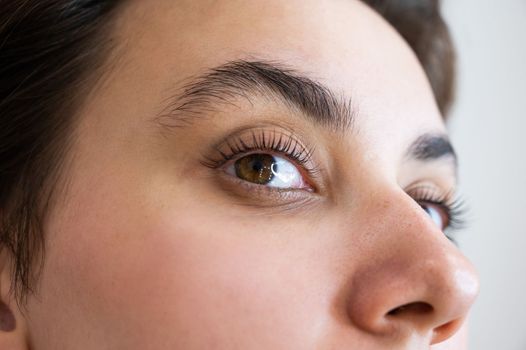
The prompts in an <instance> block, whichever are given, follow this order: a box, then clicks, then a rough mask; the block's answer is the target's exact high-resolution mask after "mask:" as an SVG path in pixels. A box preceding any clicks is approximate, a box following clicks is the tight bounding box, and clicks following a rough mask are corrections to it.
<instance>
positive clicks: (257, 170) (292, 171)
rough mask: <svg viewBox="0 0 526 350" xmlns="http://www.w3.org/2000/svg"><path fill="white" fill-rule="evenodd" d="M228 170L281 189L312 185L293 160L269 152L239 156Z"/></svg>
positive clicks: (238, 176)
mask: <svg viewBox="0 0 526 350" xmlns="http://www.w3.org/2000/svg"><path fill="white" fill-rule="evenodd" d="M226 172H227V173H228V174H230V175H232V176H235V177H237V178H239V179H241V180H244V181H247V182H250V183H253V184H256V185H264V186H268V187H275V188H281V189H308V188H309V187H310V186H309V185H308V184H307V182H306V181H305V179H304V178H303V176H302V174H301V172H300V171H299V170H298V168H297V167H296V166H295V165H294V164H293V163H292V162H291V161H289V160H286V159H285V158H282V157H279V156H274V155H272V154H267V153H253V154H249V155H246V156H244V157H242V158H239V159H238V160H236V161H235V162H234V163H233V164H231V165H229V166H228V167H227V169H226Z"/></svg>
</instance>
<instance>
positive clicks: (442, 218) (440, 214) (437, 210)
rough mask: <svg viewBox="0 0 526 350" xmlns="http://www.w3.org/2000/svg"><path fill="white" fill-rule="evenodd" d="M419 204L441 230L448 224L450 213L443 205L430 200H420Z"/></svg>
mask: <svg viewBox="0 0 526 350" xmlns="http://www.w3.org/2000/svg"><path fill="white" fill-rule="evenodd" d="M420 206H421V207H422V209H424V210H425V212H426V213H427V214H428V215H429V217H431V220H433V222H434V223H435V224H436V225H437V226H438V227H439V228H440V229H441V230H442V231H444V230H445V229H446V228H447V227H448V226H449V225H450V221H451V219H450V213H449V210H448V209H447V208H446V207H445V206H444V205H442V204H438V203H432V202H421V203H420Z"/></svg>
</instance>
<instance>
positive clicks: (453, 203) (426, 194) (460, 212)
mask: <svg viewBox="0 0 526 350" xmlns="http://www.w3.org/2000/svg"><path fill="white" fill-rule="evenodd" d="M409 194H410V195H411V196H412V197H413V199H414V200H415V201H417V202H427V203H432V204H435V205H438V206H440V207H442V208H443V209H444V210H445V211H446V213H447V216H448V219H449V225H448V227H447V230H448V231H449V230H451V231H456V230H460V229H463V228H465V227H466V218H465V216H466V213H467V211H468V208H467V205H466V202H465V201H464V200H463V199H461V198H456V199H451V198H452V195H451V192H445V193H443V194H439V193H437V191H436V190H435V189H433V188H432V187H419V188H416V189H414V190H412V191H409Z"/></svg>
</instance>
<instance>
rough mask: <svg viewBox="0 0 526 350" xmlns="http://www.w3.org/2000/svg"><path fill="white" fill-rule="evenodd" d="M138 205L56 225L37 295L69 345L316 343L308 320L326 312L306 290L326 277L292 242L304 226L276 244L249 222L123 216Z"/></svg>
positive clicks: (163, 209) (150, 213)
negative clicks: (73, 340) (84, 340)
mask: <svg viewBox="0 0 526 350" xmlns="http://www.w3.org/2000/svg"><path fill="white" fill-rule="evenodd" d="M184 198H187V199H188V198H191V197H184ZM144 202H145V201H144V200H141V199H139V198H130V197H129V196H126V197H122V198H119V197H118V196H112V203H108V202H105V201H103V200H97V201H91V203H106V204H105V205H104V206H101V205H100V204H99V205H88V204H86V203H90V201H84V200H79V201H78V203H82V205H81V204H78V205H77V207H78V208H82V210H79V211H77V212H75V213H70V214H68V215H65V217H71V218H75V219H72V220H63V221H62V222H60V223H59V224H57V225H55V226H54V229H53V231H54V234H53V235H52V236H51V237H50V239H49V242H50V249H49V252H48V255H47V261H46V268H45V271H44V272H45V276H43V277H44V278H43V281H42V282H43V284H42V287H43V290H42V292H43V295H44V296H45V298H47V302H46V303H45V305H47V307H49V306H50V305H55V306H56V307H57V310H55V311H51V313H53V312H54V313H60V312H63V311H64V310H67V311H66V313H65V314H63V315H62V316H59V318H60V320H57V322H56V324H57V327H61V328H62V331H61V332H63V331H64V329H68V327H71V328H72V329H73V330H72V331H71V332H72V334H75V333H78V332H80V333H83V335H78V334H75V337H78V336H85V333H86V332H87V330H89V332H90V333H93V334H92V335H91V338H95V339H97V338H98V339H104V343H105V344H108V343H110V344H111V341H112V339H113V340H115V341H117V342H118V343H115V344H114V345H115V346H116V347H117V346H118V347H120V348H122V347H125V348H129V349H138V348H141V346H142V347H143V348H144V347H151V346H153V343H152V342H155V341H160V339H162V340H163V344H166V343H167V342H168V343H169V344H170V346H181V347H194V346H195V347H210V346H212V344H214V343H216V342H219V343H221V344H228V343H229V339H228V338H230V336H229V335H232V334H236V339H235V341H237V342H241V343H242V344H250V343H251V342H253V341H254V340H252V339H258V342H263V343H268V344H269V346H272V344H273V345H275V346H278V345H277V344H276V342H277V341H278V339H281V341H286V342H291V341H292V339H294V338H297V339H298V341H300V340H301V342H305V343H306V344H308V343H309V340H308V339H309V337H313V336H315V335H316V332H315V329H314V327H316V325H314V324H309V323H310V321H308V320H312V319H313V316H312V315H313V314H314V313H316V309H318V311H319V314H320V315H325V314H326V313H327V312H326V310H327V308H328V307H329V306H328V305H327V303H328V300H324V298H321V297H320V295H321V294H322V293H319V291H317V290H313V289H312V288H310V289H309V288H308V286H309V285H311V284H312V283H311V281H312V280H319V281H322V280H323V278H327V277H326V274H325V275H324V273H323V271H322V270H323V269H322V268H321V265H320V266H313V264H312V262H310V257H312V256H313V255H314V253H313V251H312V249H313V248H312V247H316V249H319V244H317V243H316V242H312V241H309V240H308V239H305V240H304V241H303V242H302V241H301V240H298V239H296V240H290V239H289V238H290V237H291V236H292V235H295V236H296V237H298V236H301V235H302V236H304V237H308V231H306V230H305V229H304V228H302V227H301V225H295V226H297V228H295V229H294V230H295V231H290V230H288V231H287V232H288V233H287V234H283V233H282V232H280V226H281V225H280V224H279V223H275V221H272V222H273V224H272V225H274V226H269V225H265V224H264V223H265V220H262V219H258V220H259V221H258V224H257V225H255V226H254V225H251V222H250V220H249V221H243V220H239V219H238V220H236V219H235V218H233V217H232V216H229V215H225V213H217V212H214V210H211V208H209V207H207V206H206V204H201V203H200V201H199V202H198V201H195V202H192V201H191V200H187V201H184V203H181V204H177V203H176V204H174V205H171V206H154V207H151V206H148V205H142V206H136V207H130V206H129V205H124V203H144ZM70 208H72V207H70ZM81 212H84V213H90V214H89V215H80V213H81ZM296 231H300V232H296ZM288 235H290V236H288ZM293 243H294V244H293ZM320 285H321V286H323V285H331V283H329V282H327V283H320ZM307 290H308V291H307ZM323 294H324V293H323ZM305 305H310V307H309V308H306V307H305ZM59 310H60V311H59ZM48 312H49V310H48ZM68 315H71V317H69V316H68ZM78 315H82V316H81V317H82V319H79V318H78ZM46 317H47V319H48V320H49V319H50V318H49V315H47V316H46ZM316 320H317V322H318V323H320V322H323V320H324V318H323V317H318V318H317V319H316ZM301 324H304V327H301V326H300V325H301ZM277 325H281V326H280V327H277ZM309 327H311V328H309ZM75 329H77V330H75ZM78 329H80V330H78ZM276 329H279V330H280V331H278V332H283V333H284V334H283V336H276ZM255 330H258V331H255ZM305 331H308V332H307V334H301V333H302V332H305ZM57 332H58V331H57ZM255 332H257V333H258V334H257V337H255ZM144 334H148V336H147V337H144ZM245 337H247V339H244V338H245ZM110 338H111V339H110ZM225 338H226V339H225ZM156 339H157V340H156ZM232 341H234V340H232ZM123 342H125V343H124V344H123ZM247 342H248V343H247ZM311 344H312V342H311ZM156 345H158V346H161V344H156Z"/></svg>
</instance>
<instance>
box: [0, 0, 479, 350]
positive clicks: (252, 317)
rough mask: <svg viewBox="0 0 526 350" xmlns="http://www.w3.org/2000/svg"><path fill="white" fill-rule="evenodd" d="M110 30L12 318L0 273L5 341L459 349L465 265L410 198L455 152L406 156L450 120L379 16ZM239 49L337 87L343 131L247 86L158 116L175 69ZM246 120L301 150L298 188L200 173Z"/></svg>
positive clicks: (250, 6)
mask: <svg viewBox="0 0 526 350" xmlns="http://www.w3.org/2000/svg"><path fill="white" fill-rule="evenodd" d="M241 28H242V29H241ZM112 35H113V36H114V37H115V40H116V41H117V43H119V49H118V50H116V52H117V51H118V61H116V62H117V63H116V64H113V65H112V68H111V70H110V69H108V70H107V73H106V78H105V79H104V81H103V82H102V83H101V84H98V85H97V86H96V88H94V89H93V91H92V93H91V94H89V95H88V96H86V99H85V103H84V104H83V105H82V107H81V108H80V110H79V114H78V116H76V117H77V118H78V125H77V127H76V129H75V138H74V139H75V142H74V143H73V144H72V145H71V149H70V152H71V153H70V154H71V157H70V161H69V162H67V167H66V168H65V171H64V174H65V178H66V179H67V186H65V187H64V190H63V191H60V192H59V195H58V197H57V201H56V204H55V206H54V208H53V210H52V211H51V212H50V215H49V218H48V220H47V221H46V259H45V263H44V267H43V270H42V275H41V278H40V283H39V289H38V292H37V294H36V296H30V297H29V300H28V304H27V306H26V311H25V312H24V313H22V312H21V311H20V309H18V307H17V306H16V303H15V302H14V301H13V299H12V297H9V296H8V293H7V291H8V286H9V283H10V280H9V274H8V273H7V272H6V270H7V269H5V268H4V269H3V270H2V275H1V276H2V284H1V287H2V288H1V291H2V297H3V298H4V300H5V301H6V303H7V305H9V306H10V307H11V308H12V310H14V311H13V312H14V315H15V318H16V322H17V326H16V329H15V330H14V331H11V332H4V333H1V332H0V337H1V338H0V344H1V345H3V346H1V348H9V349H15V350H22V349H29V348H31V349H33V350H48V349H49V350H51V349H79V350H82V349H362V350H367V349H429V348H431V349H465V348H466V342H465V338H466V337H465V334H466V327H465V326H462V325H463V324H464V321H465V319H466V317H467V314H468V311H469V308H470V306H471V304H472V303H473V301H474V299H475V297H476V294H477V291H478V280H477V276H476V273H475V271H474V269H473V267H472V265H471V264H470V263H469V262H468V261H467V260H466V258H465V257H464V256H463V255H462V253H461V252H460V251H459V250H458V248H457V247H456V246H455V245H454V244H452V243H451V242H450V241H449V240H448V239H447V238H446V236H445V235H444V234H443V233H442V232H441V229H440V228H439V227H437V225H436V224H435V222H434V221H433V220H431V219H430V217H429V215H428V214H427V213H426V212H425V211H424V210H422V208H421V207H420V204H419V203H418V202H417V201H416V200H415V198H412V197H411V196H410V195H409V194H408V190H409V189H410V188H411V186H413V185H415V184H416V185H417V186H418V185H425V186H429V187H432V188H434V189H435V191H436V192H440V193H446V192H448V191H449V190H451V189H452V188H454V187H455V170H454V162H453V161H452V160H451V158H448V157H446V158H444V159H442V158H441V159H438V160H435V161H431V162H420V161H416V160H407V159H406V157H405V156H404V155H405V154H406V151H407V148H408V147H409V145H410V144H411V143H412V142H413V141H414V140H415V139H416V138H418V137H419V136H421V135H422V134H424V133H435V134H444V133H446V130H445V127H444V124H443V121H442V118H441V116H440V114H439V111H438V109H437V107H436V104H435V101H434V99H433V95H432V92H431V89H430V87H429V84H428V81H427V80H426V77H425V74H424V73H423V70H422V68H421V66H420V65H419V63H418V61H417V59H416V57H415V56H414V54H413V53H412V51H411V49H410V48H409V47H408V46H407V45H406V44H405V43H404V41H403V40H402V39H401V38H400V37H399V36H398V34H397V33H396V31H395V30H394V29H393V28H391V27H390V26H389V25H388V24H387V22H385V21H384V20H383V19H382V18H381V17H379V16H378V15H377V14H376V13H374V12H373V11H372V10H370V9H369V8H367V7H366V6H365V5H363V4H362V3H360V2H358V1H353V0H345V1H343V0H333V1H319V0H316V1H314V0H312V1H311V0H290V1H278V0H268V1H265V2H261V1H245V0H244V1H240V0H239V1H236V0H224V1H205V0H202V1H195V0H192V1H190V0H188V1H177V2H174V1H161V0H155V1H154V0H148V1H131V2H130V3H129V4H127V5H126V7H124V8H122V9H121V13H120V14H119V17H118V21H117V25H116V27H115V29H114V33H112ZM254 57H256V58H257V59H258V60H265V61H272V62H280V64H283V65H285V66H287V67H290V68H292V69H293V70H294V71H297V72H301V73H302V74H303V75H306V76H308V77H309V78H311V79H315V80H316V81H319V82H321V83H322V84H324V85H325V86H327V87H329V88H330V89H331V90H333V91H336V92H337V93H338V94H342V95H344V96H346V97H350V98H352V101H353V102H352V104H353V106H354V107H355V109H356V113H355V119H354V121H353V128H352V130H336V131H335V130H328V129H327V128H323V127H321V126H320V125H317V124H316V123H313V122H312V121H309V120H307V118H305V116H303V115H301V112H298V111H291V110H290V108H287V106H285V105H284V104H282V103H279V102H276V101H273V100H269V99H268V98H264V97H262V96H255V97H254V98H251V99H250V101H248V100H247V99H245V98H236V99H235V101H232V102H231V103H223V104H219V105H218V106H215V107H217V108H214V110H213V111H211V112H204V113H200V114H199V116H196V117H194V118H193V119H192V120H191V122H190V123H187V124H185V126H182V127H170V126H168V127H166V126H164V127H163V126H160V125H159V123H157V122H156V121H157V119H156V116H159V115H160V113H162V112H163V110H165V107H166V99H167V98H169V97H170V96H172V95H173V93H174V91H178V88H180V87H181V86H183V85H184V83H185V82H187V81H188V79H191V78H192V77H194V76H196V75H200V74H202V73H203V72H206V71H207V70H208V69H210V68H211V67H216V66H218V65H222V64H225V63H227V62H230V61H232V60H239V59H243V60H247V59H252V58H254ZM254 126H258V127H260V128H267V129H268V128H269V126H272V127H271V130H272V129H279V130H293V132H294V135H295V136H296V137H297V138H298V139H299V140H300V141H301V142H303V143H305V144H306V145H315V146H316V147H315V151H314V152H313V155H312V160H311V162H312V163H313V164H315V165H316V167H317V168H318V169H320V172H319V174H320V175H319V176H318V177H317V178H316V179H312V178H309V175H308V174H306V173H305V172H303V171H301V174H302V176H305V179H306V181H308V182H309V183H310V184H312V188H311V190H310V191H307V190H296V191H292V192H291V193H293V194H294V195H293V196H290V197H286V199H284V197H280V196H276V195H274V194H275V192H272V191H271V190H265V191H263V190H255V191H254V187H253V185H247V184H246V183H245V184H242V183H241V182H240V181H237V180H235V179H234V176H232V175H229V174H227V173H226V172H225V171H224V168H221V169H211V168H210V167H206V166H204V165H203V164H202V161H203V157H207V156H208V157H214V156H217V152H216V154H215V155H214V154H213V153H212V147H213V145H214V144H215V143H217V142H218V141H219V140H222V139H224V138H225V137H227V136H228V135H229V134H230V133H231V132H232V131H233V130H234V129H237V128H250V127H254ZM280 156H281V157H285V159H288V158H286V156H284V155H280ZM291 162H292V164H295V163H294V161H292V160H291ZM295 165H296V166H297V167H298V169H301V165H297V164H295ZM236 181H237V182H236ZM260 186H261V185H260ZM249 189H250V190H249ZM259 189H261V188H259ZM6 265H7V264H6V263H4V264H3V265H2V266H6ZM408 304H412V305H413V306H411V307H407V308H405V309H403V310H401V311H400V312H398V313H396V314H394V315H389V312H390V311H392V310H394V309H396V308H398V307H400V306H403V305H408ZM438 343H440V344H438ZM432 344H437V345H432ZM4 346H6V347H4Z"/></svg>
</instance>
